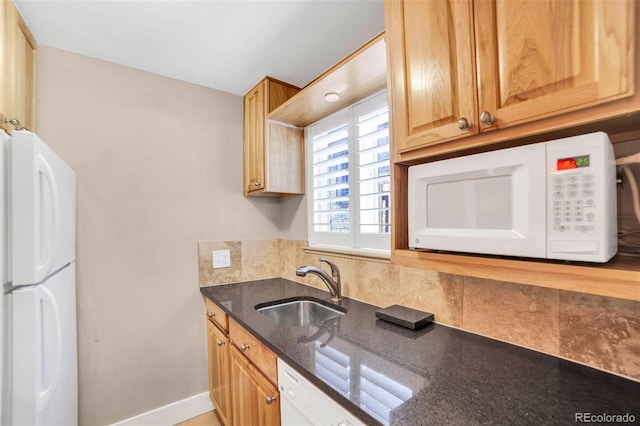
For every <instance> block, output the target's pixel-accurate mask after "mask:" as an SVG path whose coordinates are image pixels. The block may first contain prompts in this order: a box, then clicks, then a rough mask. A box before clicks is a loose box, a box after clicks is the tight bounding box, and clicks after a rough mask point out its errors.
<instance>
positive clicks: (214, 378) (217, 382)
mask: <svg viewBox="0 0 640 426" xmlns="http://www.w3.org/2000/svg"><path fill="white" fill-rule="evenodd" d="M229 346H230V345H229V339H228V338H227V336H225V334H224V333H223V332H222V331H221V330H220V329H218V327H216V325H215V324H214V323H213V322H211V321H207V349H208V353H209V396H210V397H211V402H213V405H214V406H215V407H216V412H217V413H218V416H219V417H220V419H221V420H222V422H223V423H224V424H225V425H231V424H232V421H231V420H232V418H231V380H230V377H229V374H230V358H229Z"/></svg>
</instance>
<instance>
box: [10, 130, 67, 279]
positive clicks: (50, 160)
mask: <svg viewBox="0 0 640 426" xmlns="http://www.w3.org/2000/svg"><path fill="white" fill-rule="evenodd" d="M11 136H12V138H11V139H12V141H11V150H10V151H11V178H10V182H11V191H10V203H9V205H10V208H11V254H12V256H11V274H12V281H13V285H14V286H20V285H29V284H37V283H41V282H43V281H44V280H45V279H46V278H47V277H48V276H49V275H50V274H52V273H54V272H55V271H57V270H58V269H60V268H61V267H63V266H65V265H67V264H68V263H69V262H71V261H73V260H74V259H75V240H76V227H75V223H76V174H75V172H74V171H73V170H72V169H71V168H70V167H69V166H68V165H67V164H66V163H65V162H64V161H62V159H60V157H58V156H57V155H56V154H55V153H54V152H53V151H52V150H51V149H50V148H49V147H48V146H47V145H46V144H45V143H44V142H42V140H40V138H39V137H38V136H37V135H35V134H33V133H31V132H27V131H17V132H13V133H12V134H11Z"/></svg>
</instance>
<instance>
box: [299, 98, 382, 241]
mask: <svg viewBox="0 0 640 426" xmlns="http://www.w3.org/2000/svg"><path fill="white" fill-rule="evenodd" d="M306 134H307V182H308V186H307V188H309V189H310V191H309V196H308V198H309V244H311V245H323V246H334V247H341V248H355V249H361V250H383V251H389V248H390V239H389V235H390V205H389V201H390V198H389V197H390V182H391V180H390V162H389V113H388V107H387V97H386V92H383V93H381V94H378V95H376V96H374V97H372V98H369V99H367V100H365V101H363V102H361V103H359V104H356V105H354V106H352V107H349V108H347V109H345V110H343V111H341V112H339V113H337V114H334V115H332V116H331V117H328V118H326V119H323V120H322V121H319V122H318V123H316V124H313V125H312V126H310V127H308V128H307V133H306Z"/></svg>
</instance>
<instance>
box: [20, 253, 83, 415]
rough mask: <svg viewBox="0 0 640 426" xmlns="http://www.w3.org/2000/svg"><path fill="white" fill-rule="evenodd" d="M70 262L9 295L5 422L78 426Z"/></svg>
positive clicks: (74, 324) (74, 311) (73, 291)
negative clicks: (7, 412)
mask: <svg viewBox="0 0 640 426" xmlns="http://www.w3.org/2000/svg"><path fill="white" fill-rule="evenodd" d="M75 276H76V274H75V262H74V263H72V264H71V265H69V266H67V267H66V268H64V269H62V270H61V271H60V272H58V273H56V274H55V275H53V276H52V277H50V278H49V279H48V280H47V281H45V282H44V283H43V284H40V285H37V286H29V287H22V288H19V289H16V290H14V291H13V292H12V293H10V294H9V299H10V300H9V302H10V303H9V304H10V306H11V319H12V321H11V323H12V327H11V329H10V330H11V331H10V334H11V335H10V346H9V348H10V349H9V350H10V360H11V361H10V370H11V390H12V392H11V403H10V419H11V420H10V422H9V424H15V425H18V424H21V425H26V424H29V425H76V424H78V367H77V365H78V364H77V337H76V285H75Z"/></svg>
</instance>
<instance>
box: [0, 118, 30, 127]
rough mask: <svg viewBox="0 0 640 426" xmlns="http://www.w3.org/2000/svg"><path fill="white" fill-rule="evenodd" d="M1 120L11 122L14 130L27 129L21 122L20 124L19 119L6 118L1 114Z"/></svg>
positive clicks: (5, 122) (6, 122)
mask: <svg viewBox="0 0 640 426" xmlns="http://www.w3.org/2000/svg"><path fill="white" fill-rule="evenodd" d="M2 121H3V123H4V124H11V125H12V126H13V127H14V128H15V130H29V129H27V128H26V127H24V126H23V125H22V124H20V121H19V120H18V119H17V118H6V117H4V116H2Z"/></svg>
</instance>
